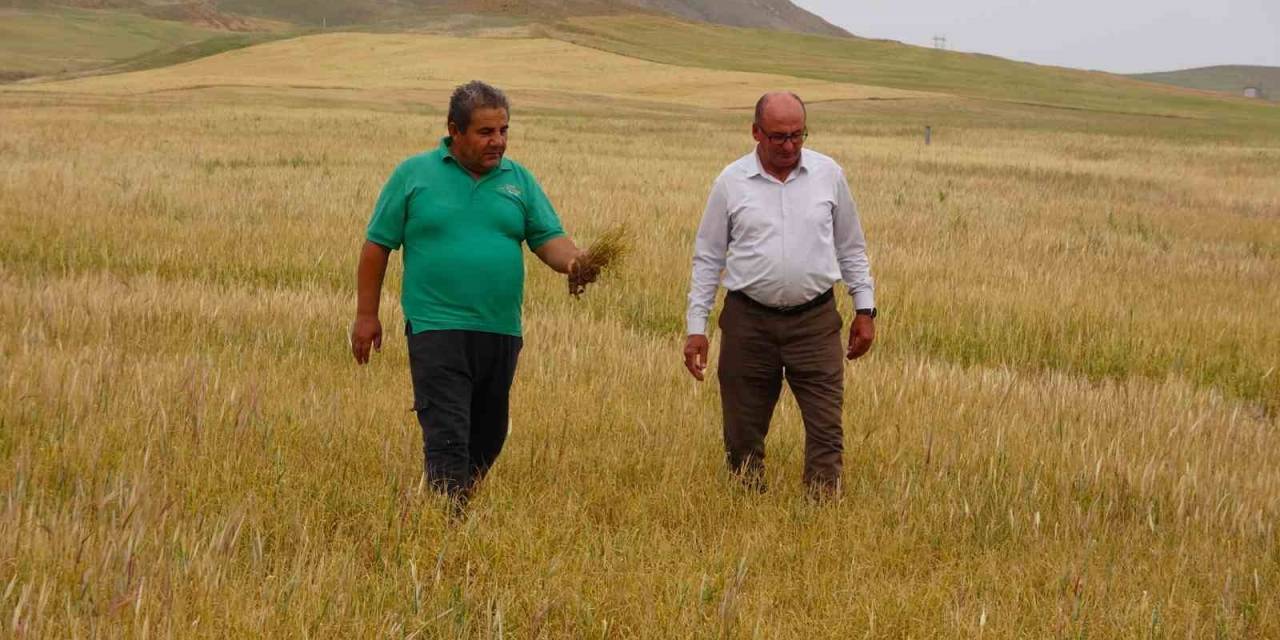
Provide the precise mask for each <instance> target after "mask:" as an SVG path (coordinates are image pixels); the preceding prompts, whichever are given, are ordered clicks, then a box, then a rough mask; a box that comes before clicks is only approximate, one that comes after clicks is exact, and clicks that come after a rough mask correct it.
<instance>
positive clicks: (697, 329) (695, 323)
mask: <svg viewBox="0 0 1280 640" xmlns="http://www.w3.org/2000/svg"><path fill="white" fill-rule="evenodd" d="M685 326H687V327H688V329H689V331H688V333H686V334H685V335H690V336H695V335H696V336H705V335H707V319H706V318H695V317H693V316H688V317H687V318H685Z"/></svg>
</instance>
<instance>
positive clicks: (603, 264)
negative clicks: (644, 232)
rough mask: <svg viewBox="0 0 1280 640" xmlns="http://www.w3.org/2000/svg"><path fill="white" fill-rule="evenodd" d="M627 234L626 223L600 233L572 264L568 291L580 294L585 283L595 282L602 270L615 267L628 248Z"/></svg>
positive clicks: (576, 294)
mask: <svg viewBox="0 0 1280 640" xmlns="http://www.w3.org/2000/svg"><path fill="white" fill-rule="evenodd" d="M629 235H630V234H629V232H628V230H627V227H626V225H620V226H617V227H614V228H612V229H610V230H608V231H606V232H604V233H602V234H600V237H598V238H596V241H595V242H593V243H591V246H590V247H589V248H587V251H586V253H584V254H583V255H582V256H581V257H580V258H578V260H577V262H576V263H575V264H574V269H573V272H572V273H571V274H570V275H569V293H570V294H572V295H573V296H575V297H576V296H579V295H581V294H582V292H583V291H584V290H585V289H586V287H587V284H588V283H591V282H595V280H596V278H597V277H599V275H600V273H601V272H602V271H604V270H605V269H608V268H616V267H617V265H618V264H620V263H621V262H622V259H623V258H625V257H626V255H627V252H628V251H629V250H630V242H629Z"/></svg>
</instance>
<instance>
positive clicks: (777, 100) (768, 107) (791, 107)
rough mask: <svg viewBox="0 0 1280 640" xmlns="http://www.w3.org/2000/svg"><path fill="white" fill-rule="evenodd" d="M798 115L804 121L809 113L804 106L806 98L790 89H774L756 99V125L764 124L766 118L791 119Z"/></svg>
mask: <svg viewBox="0 0 1280 640" xmlns="http://www.w3.org/2000/svg"><path fill="white" fill-rule="evenodd" d="M797 115H798V116H799V118H800V120H801V121H803V120H804V119H805V118H806V117H807V115H808V113H807V111H806V109H805V107H804V100H801V99H800V96H798V95H796V94H794V93H791V92H790V91H772V92H769V93H766V94H764V95H762V96H760V99H759V100H757V101H756V121H755V123H756V126H760V125H762V124H764V122H765V120H766V119H768V120H777V119H780V118H785V119H788V120H790V119H794V118H795V117H796V116H797Z"/></svg>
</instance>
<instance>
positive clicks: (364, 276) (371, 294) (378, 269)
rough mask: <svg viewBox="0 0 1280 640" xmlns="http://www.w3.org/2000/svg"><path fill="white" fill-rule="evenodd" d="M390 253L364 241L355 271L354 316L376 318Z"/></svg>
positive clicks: (383, 248)
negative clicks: (358, 264)
mask: <svg viewBox="0 0 1280 640" xmlns="http://www.w3.org/2000/svg"><path fill="white" fill-rule="evenodd" d="M390 255H391V251H390V250H389V249H387V248H386V247H384V246H382V245H379V244H377V243H375V242H369V241H365V243H364V248H363V249H361V250H360V266H359V267H357V269H356V315H357V316H373V317H377V316H378V306H379V303H380V302H381V301H382V279H383V278H384V277H385V276H386V275H387V258H388V257H389V256H390Z"/></svg>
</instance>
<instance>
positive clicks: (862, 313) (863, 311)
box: [853, 307, 877, 318]
mask: <svg viewBox="0 0 1280 640" xmlns="http://www.w3.org/2000/svg"><path fill="white" fill-rule="evenodd" d="M853 313H854V315H859V316H871V317H872V318H875V317H876V315H877V314H876V308H875V307H871V308H870V309H855V310H854V311H853Z"/></svg>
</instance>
